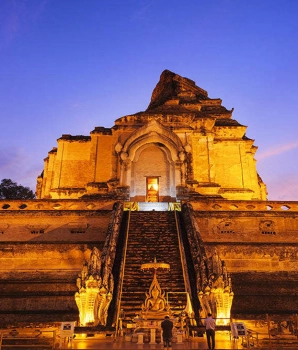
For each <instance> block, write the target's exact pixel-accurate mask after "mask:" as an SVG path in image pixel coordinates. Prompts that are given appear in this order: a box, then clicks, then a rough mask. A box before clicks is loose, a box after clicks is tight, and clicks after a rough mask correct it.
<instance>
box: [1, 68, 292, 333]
mask: <svg viewBox="0 0 298 350" xmlns="http://www.w3.org/2000/svg"><path fill="white" fill-rule="evenodd" d="M232 114H233V110H227V109H226V108H225V107H223V106H222V101H221V100H220V99H218V98H216V99H213V98H209V97H208V94H207V92H206V91H205V90H203V89H202V88H200V87H198V86H196V84H195V83H194V82H193V81H192V80H190V79H187V78H183V77H181V76H179V75H177V74H175V73H172V72H170V71H164V72H163V73H162V74H161V77H160V81H159V82H158V84H157V85H156V87H155V89H154V91H153V93H152V98H151V102H150V104H149V106H148V108H147V109H146V110H145V111H143V112H138V113H135V114H131V115H127V116H123V117H120V118H119V119H117V120H116V121H115V124H114V126H112V127H111V128H104V127H95V129H94V130H93V131H92V132H91V133H90V135H89V136H72V135H62V137H61V138H59V139H58V145H57V147H55V148H53V149H52V150H51V151H50V152H49V153H48V156H47V158H46V159H45V163H44V170H43V172H42V174H41V175H40V176H38V179H37V199H36V200H24V201H20V200H12V201H6V200H2V201H1V203H0V216H1V222H0V251H1V255H0V263H1V281H2V284H1V286H2V287H1V286H0V287H1V288H2V293H0V299H1V300H0V301H1V312H2V318H1V320H0V322H2V323H3V324H15V322H20V321H28V319H29V320H32V319H34V320H36V319H37V320H39V321H42V322H47V321H76V322H77V324H80V325H82V326H88V325H96V326H101V327H108V326H113V327H117V322H118V319H119V312H120V310H121V309H124V311H125V314H126V316H127V317H130V318H131V319H132V318H133V317H134V314H135V313H136V312H137V310H139V311H138V312H139V313H141V312H143V313H144V312H145V313H146V312H147V313H148V311H149V309H148V308H149V304H148V305H147V304H146V302H147V303H149V298H152V297H153V295H152V292H153V294H155V292H156V290H157V291H158V293H159V295H157V296H155V297H156V299H158V298H161V299H162V300H163V303H164V305H163V306H164V308H163V310H161V311H162V312H165V311H167V310H169V309H168V306H167V308H165V304H167V303H168V302H169V307H170V310H171V312H172V313H173V314H177V313H178V312H181V313H183V312H187V313H189V314H192V315H191V316H195V317H196V319H198V318H200V317H201V318H204V317H205V316H206V314H207V313H208V312H210V311H211V312H212V313H215V314H216V315H217V317H218V324H226V323H227V320H228V319H229V318H230V316H231V317H237V316H240V317H242V318H245V317H256V315H260V314H266V313H269V314H270V313H271V314H282V313H289V314H290V313H293V312H294V313H295V312H296V313H298V301H297V288H298V287H297V281H298V268H297V266H298V264H297V263H298V254H297V247H298V239H297V232H298V220H297V218H298V202H277V201H267V200H266V194H267V193H266V186H265V184H264V183H263V181H262V180H261V178H260V176H259V175H258V173H257V170H256V160H255V158H254V155H255V152H256V150H257V147H256V146H254V141H253V140H251V139H249V138H248V137H247V136H246V134H245V133H246V126H243V125H241V124H240V123H239V122H238V121H236V120H235V119H233V118H232ZM159 213H162V214H160V215H159ZM170 221H171V222H170ZM170 236H171V242H172V243H171V248H169V249H170V250H169V251H168V247H169V246H170V243H169V241H170ZM129 239H131V241H129ZM150 242H151V243H150ZM152 242H153V243H152ZM130 244H131V246H130ZM150 244H151V246H150ZM177 247H178V248H177ZM176 248H177V249H176ZM173 252H175V254H176V255H175V254H174V253H173ZM150 254H151V255H152V256H151V255H150ZM173 255H174V256H173ZM155 257H157V261H158V262H161V261H162V262H163V263H164V264H166V265H167V264H170V266H171V272H170V273H173V274H175V278H176V279H177V281H178V280H179V278H180V280H179V283H178V282H177V285H178V284H179V286H178V287H179V288H180V289H179V288H178V287H177V289H176V290H175V293H176V294H175V293H172V294H171V292H172V291H171V290H170V288H172V287H170V286H171V283H170V282H171V278H170V277H164V276H163V275H158V276H156V281H157V278H158V283H155V282H154V281H155V280H154V281H153V282H154V283H153V284H152V286H151V287H152V288H151V289H150V282H151V281H152V275H150V276H149V277H148V275H146V272H144V271H140V266H141V264H143V263H145V262H148V261H149V262H150V261H153V258H155ZM171 259H172V262H170V260H171ZM134 262H135V265H134ZM178 263H179V264H180V265H179V264H178ZM129 264H130V265H129ZM175 264H177V266H175ZM178 265H179V266H178ZM127 266H130V270H125V269H126V267H127ZM166 276H171V275H166ZM125 278H127V279H126V280H125ZM143 278H144V279H143ZM124 280H125V281H126V282H125V283H126V284H125V283H124ZM136 280H137V281H138V282H139V283H135V281H136ZM147 282H148V283H149V284H148V283H147ZM146 283H147V284H146ZM130 287H131V289H130ZM155 287H156V288H157V289H156V288H155ZM154 288H155V289H154ZM148 290H149V294H148ZM165 290H166V295H167V297H166V296H165V295H163V293H164V291H165ZM146 293H147V294H148V295H146ZM174 294H175V297H176V299H177V305H174V304H175V298H174V297H173V298H172V299H169V300H168V296H170V297H171V295H174ZM131 295H133V297H131ZM180 295H184V296H185V297H183V298H184V299H183V298H182V297H181V298H180ZM36 296H37V298H36ZM137 297H138V298H139V299H138V300H139V301H138V302H137V304H136V305H135V306H134V305H133V303H130V300H129V298H131V300H133V299H134V298H137ZM170 297H169V298H170ZM125 298H127V300H126V299H125ZM164 298H165V299H166V302H165V301H164ZM147 299H148V300H147ZM260 300H261V301H260ZM179 302H180V304H181V307H180V306H179V305H180V304H179ZM125 303H126V304H125ZM161 303H162V302H161ZM142 304H143V309H142ZM145 304H146V305H145ZM133 307H135V309H133ZM111 310H114V311H113V314H111V312H110V311H111ZM153 311H154V310H153ZM155 311H156V310H155ZM28 315H29V316H28ZM252 315H253V316H252ZM28 317H29V318H28ZM121 321H123V320H122V319H121ZM121 327H122V325H121Z"/></svg>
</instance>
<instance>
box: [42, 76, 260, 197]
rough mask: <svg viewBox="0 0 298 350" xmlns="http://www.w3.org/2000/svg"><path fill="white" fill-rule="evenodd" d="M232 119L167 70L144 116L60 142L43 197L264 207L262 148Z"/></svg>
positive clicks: (46, 175) (49, 160)
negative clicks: (239, 202) (213, 201)
mask: <svg viewBox="0 0 298 350" xmlns="http://www.w3.org/2000/svg"><path fill="white" fill-rule="evenodd" d="M232 113H233V110H227V109H226V108H225V107H223V106H222V104H221V100H220V99H218V98H217V99H211V98H209V97H208V94H207V92H206V91H205V90H203V89H201V88H199V87H197V86H196V85H195V83H194V82H193V81H192V80H190V79H187V78H182V77H180V76H179V75H177V74H174V73H172V72H170V71H164V72H163V73H162V75H161V78H160V81H159V83H158V84H157V86H156V87H155V89H154V91H153V94H152V99H151V103H150V104H149V106H148V108H147V110H146V111H145V112H139V113H136V114H132V115H128V116H124V117H121V118H119V119H117V120H116V122H115V125H114V126H113V127H112V128H103V127H96V128H95V129H94V130H93V131H92V132H91V133H90V136H71V135H63V136H62V137H61V138H60V139H58V147H57V148H54V149H53V150H52V151H50V152H49V154H48V157H47V158H46V159H45V166H44V171H43V174H42V176H40V177H39V178H38V186H37V195H38V198H52V199H62V198H68V199H70V198H82V197H83V198H84V197H90V196H98V197H102V198H114V199H116V198H119V199H125V200H130V201H136V202H145V201H148V202H151V201H155V202H163V201H167V202H171V201H172V202H173V201H176V200H186V199H192V198H196V196H211V197H214V196H216V197H219V198H225V199H243V200H264V199H266V188H265V185H264V184H263V182H262V180H261V179H260V177H259V176H258V174H257V171H256V161H255V159H254V154H255V152H256V150H257V148H256V147H255V146H254V144H253V140H251V139H249V138H248V137H247V136H246V134H245V132H246V126H243V125H241V124H240V123H238V122H237V121H236V120H234V119H232Z"/></svg>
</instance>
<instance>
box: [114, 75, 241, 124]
mask: <svg viewBox="0 0 298 350" xmlns="http://www.w3.org/2000/svg"><path fill="white" fill-rule="evenodd" d="M221 103H222V100H221V99H220V98H209V97H208V93H207V91H205V90H204V89H202V88H200V87H198V86H196V84H195V82H194V81H193V80H191V79H188V78H184V77H182V76H180V75H178V74H176V73H173V72H171V71H169V70H164V71H163V72H162V73H161V76H160V80H159V82H158V83H157V85H156V86H155V88H154V90H153V92H152V96H151V102H150V104H149V106H148V108H147V109H146V110H145V111H141V112H137V113H134V114H131V115H128V116H124V117H121V118H118V119H117V120H116V121H115V125H116V127H118V126H120V125H127V124H130V125H131V124H133V123H135V124H137V125H139V126H140V125H142V124H143V123H147V122H148V120H150V119H151V118H152V117H156V118H158V119H159V120H163V121H164V122H165V123H167V122H168V121H169V120H171V122H174V119H177V118H178V119H177V120H176V126H177V125H178V124H177V123H180V124H181V123H182V124H183V125H185V123H188V122H192V121H194V120H197V119H201V118H203V119H205V118H211V119H215V120H216V125H222V126H223V125H225V126H238V125H240V124H239V123H238V122H237V121H236V120H234V119H232V113H233V109H232V110H227V109H226V108H225V107H224V106H222V105H221ZM169 118H170V119H169ZM173 118H174V119H173ZM181 118H182V119H181ZM187 121H188V122H187ZM182 124H181V125H182ZM114 128H115V127H114Z"/></svg>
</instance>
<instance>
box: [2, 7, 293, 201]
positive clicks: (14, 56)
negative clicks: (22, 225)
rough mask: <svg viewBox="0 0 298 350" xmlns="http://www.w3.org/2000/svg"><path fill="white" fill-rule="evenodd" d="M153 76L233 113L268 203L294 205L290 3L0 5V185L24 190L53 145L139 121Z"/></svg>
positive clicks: (291, 8)
mask: <svg viewBox="0 0 298 350" xmlns="http://www.w3.org/2000/svg"><path fill="white" fill-rule="evenodd" d="M164 69H169V70H171V71H173V72H175V73H177V74H179V75H181V76H184V77H187V78H189V79H192V80H194V81H195V82H196V85H197V86H199V87H201V88H203V89H205V90H207V91H208V94H209V97H210V98H221V99H222V104H223V106H225V107H226V108H227V109H231V108H233V107H234V113H233V118H234V119H236V120H237V121H238V122H239V123H241V124H243V125H246V126H248V129H247V136H248V137H249V138H252V139H254V140H255V145H256V146H258V151H257V153H256V160H257V169H258V172H259V174H260V175H261V177H262V179H263V181H264V182H265V183H266V184H267V190H268V199H270V200H285V201H288V200H298V161H296V158H297V153H298V1H297V0H212V1H210V0H184V1H181V0H1V1H0V116H1V124H0V127H1V137H0V180H1V179H3V178H10V179H12V180H13V181H15V182H17V183H18V184H21V185H23V186H29V187H30V188H31V189H33V190H34V191H35V184H36V177H37V176H38V175H39V174H40V173H41V172H42V170H43V159H44V158H45V157H47V154H48V152H49V151H50V150H51V149H52V148H53V147H56V146H57V142H56V140H57V139H58V138H60V137H61V135H62V134H71V135H89V134H90V132H91V131H92V130H93V129H94V127H95V126H105V127H112V126H113V125H114V121H115V120H116V119H117V118H119V117H121V116H124V115H127V114H133V113H136V112H139V111H143V110H145V109H146V108H147V106H148V104H149V102H150V98H151V93H152V90H153V88H154V87H155V85H156V84H157V82H158V80H159V76H160V74H161V73H162V71H163V70H164Z"/></svg>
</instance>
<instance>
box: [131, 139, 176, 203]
mask: <svg viewBox="0 0 298 350" xmlns="http://www.w3.org/2000/svg"><path fill="white" fill-rule="evenodd" d="M149 176H151V177H158V178H159V201H168V200H171V199H172V198H173V197H175V186H174V184H175V181H174V176H175V164H174V162H173V161H171V159H169V151H168V150H167V149H166V148H165V147H164V145H162V144H156V143H149V144H146V145H144V146H142V147H140V148H139V149H138V151H137V152H136V157H135V159H134V160H133V161H132V163H131V183H130V196H131V198H132V200H134V201H138V202H145V201H146V178H147V177H149Z"/></svg>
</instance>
